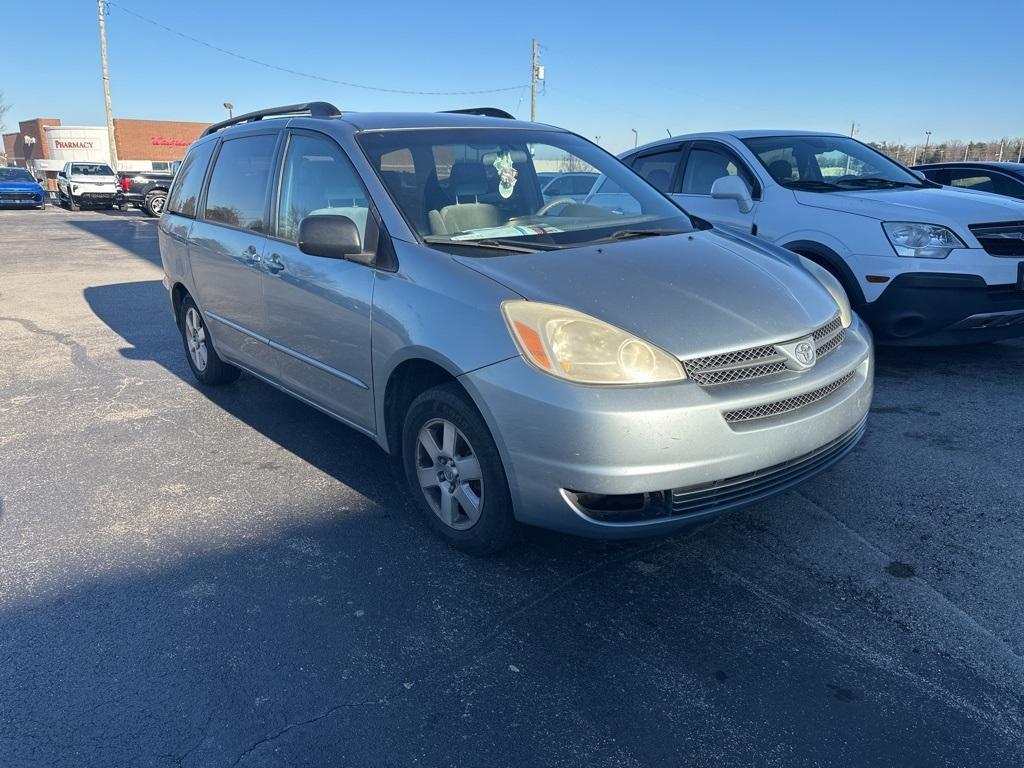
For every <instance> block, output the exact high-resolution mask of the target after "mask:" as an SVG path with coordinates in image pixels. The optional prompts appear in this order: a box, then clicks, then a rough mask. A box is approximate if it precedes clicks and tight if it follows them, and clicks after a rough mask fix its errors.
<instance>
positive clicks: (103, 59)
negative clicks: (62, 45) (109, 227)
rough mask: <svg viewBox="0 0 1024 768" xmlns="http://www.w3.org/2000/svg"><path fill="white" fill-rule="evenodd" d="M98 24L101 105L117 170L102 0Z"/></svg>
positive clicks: (111, 161)
mask: <svg viewBox="0 0 1024 768" xmlns="http://www.w3.org/2000/svg"><path fill="white" fill-rule="evenodd" d="M96 13H97V15H98V16H99V22H100V64H101V66H102V68H103V105H104V108H105V109H106V112H107V142H108V143H109V144H110V166H111V167H112V168H113V169H114V170H115V171H116V170H117V139H116V138H115V136H114V111H113V109H112V108H111V106H110V71H109V70H108V69H107V25H106V22H105V20H104V16H105V15H106V14H105V12H104V9H103V0H96Z"/></svg>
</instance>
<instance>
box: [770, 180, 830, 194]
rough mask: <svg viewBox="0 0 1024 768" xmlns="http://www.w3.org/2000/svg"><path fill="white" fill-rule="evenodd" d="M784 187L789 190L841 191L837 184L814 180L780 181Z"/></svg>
mask: <svg viewBox="0 0 1024 768" xmlns="http://www.w3.org/2000/svg"><path fill="white" fill-rule="evenodd" d="M779 183H780V184H781V185H782V186H784V187H786V188H788V189H807V190H816V191H818V192H834V191H836V190H837V189H839V186H838V185H836V184H830V183H829V182H827V181H815V180H814V179H800V180H798V181H780V182H779Z"/></svg>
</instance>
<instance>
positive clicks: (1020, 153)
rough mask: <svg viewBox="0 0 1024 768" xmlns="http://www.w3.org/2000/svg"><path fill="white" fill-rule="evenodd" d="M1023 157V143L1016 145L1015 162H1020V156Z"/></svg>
mask: <svg viewBox="0 0 1024 768" xmlns="http://www.w3.org/2000/svg"><path fill="white" fill-rule="evenodd" d="M1022 155H1024V141H1022V142H1021V143H1020V144H1018V145H1017V162H1018V163H1019V162H1020V158H1021V156H1022Z"/></svg>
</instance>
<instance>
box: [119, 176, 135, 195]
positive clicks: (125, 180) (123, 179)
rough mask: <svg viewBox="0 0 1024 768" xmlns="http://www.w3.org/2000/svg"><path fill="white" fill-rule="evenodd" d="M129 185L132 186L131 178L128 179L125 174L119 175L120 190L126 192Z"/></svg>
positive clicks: (129, 187)
mask: <svg viewBox="0 0 1024 768" xmlns="http://www.w3.org/2000/svg"><path fill="white" fill-rule="evenodd" d="M131 186H132V181H131V179H129V178H128V177H127V176H122V177H121V191H122V192H127V191H128V190H129V189H131Z"/></svg>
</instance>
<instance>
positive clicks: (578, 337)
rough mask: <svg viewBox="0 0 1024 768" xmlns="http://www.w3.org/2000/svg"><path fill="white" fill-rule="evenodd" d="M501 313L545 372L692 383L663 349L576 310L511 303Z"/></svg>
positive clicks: (592, 379) (593, 380)
mask: <svg viewBox="0 0 1024 768" xmlns="http://www.w3.org/2000/svg"><path fill="white" fill-rule="evenodd" d="M501 312H502V314H503V315H504V316H505V322H507V323H508V327H509V331H510V332H511V334H512V338H513V339H515V342H516V346H518V347H519V351H520V352H521V353H522V355H523V357H525V358H526V359H527V360H528V361H529V362H530V363H532V364H533V365H535V366H536V367H537V368H540V370H542V371H544V373H548V374H550V375H552V376H556V377H558V378H560V379H566V380H568V381H574V382H576V383H578V384H653V383H657V382H665V381H679V380H681V379H685V378H686V374H685V373H684V372H683V366H682V363H680V362H679V360H678V359H676V358H675V357H673V356H672V355H670V354H668V353H667V352H665V351H664V350H662V349H658V347H655V346H654V345H652V344H648V343H647V342H646V341H644V340H642V339H638V338H637V337H636V336H634V335H632V334H631V333H627V332H626V331H623V330H621V329H619V328H616V327H615V326H613V325H609V324H608V323H606V322H603V321H602V320H598V319H597V318H594V317H591V316H590V315H585V314H583V313H582V312H577V311H576V310H575V309H569V308H568V307H560V306H558V305H555V304H543V303H541V302H537V301H518V300H517V301H506V302H504V303H503V304H502V305H501Z"/></svg>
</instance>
